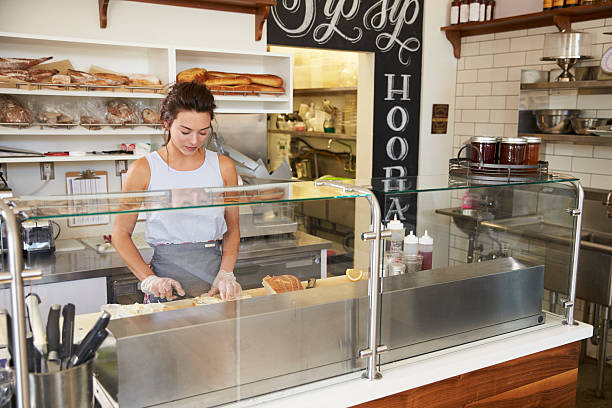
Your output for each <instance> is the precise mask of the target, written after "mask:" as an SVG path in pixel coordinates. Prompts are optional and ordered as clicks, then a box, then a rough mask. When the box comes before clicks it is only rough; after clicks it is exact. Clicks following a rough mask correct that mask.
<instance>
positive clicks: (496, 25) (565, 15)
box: [441, 2, 612, 58]
mask: <svg viewBox="0 0 612 408" xmlns="http://www.w3.org/2000/svg"><path fill="white" fill-rule="evenodd" d="M608 17H612V3H610V2H608V3H603V4H592V5H587V6H578V7H568V8H562V9H555V10H548V11H541V12H539V13H531V14H523V15H520V16H514V17H506V18H500V19H496V20H492V21H485V22H482V23H464V24H456V25H450V26H446V27H442V28H441V30H442V31H445V32H446V38H447V39H448V41H450V43H451V44H452V45H453V49H454V54H455V58H461V38H462V37H469V36H473V35H482V34H492V33H502V32H505V31H514V30H522V29H526V28H538V27H545V26H552V25H555V26H557V28H558V29H559V30H567V31H569V30H570V29H571V25H572V23H574V22H579V21H588V20H597V19H602V18H608Z"/></svg>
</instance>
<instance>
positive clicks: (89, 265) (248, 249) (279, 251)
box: [0, 231, 331, 288]
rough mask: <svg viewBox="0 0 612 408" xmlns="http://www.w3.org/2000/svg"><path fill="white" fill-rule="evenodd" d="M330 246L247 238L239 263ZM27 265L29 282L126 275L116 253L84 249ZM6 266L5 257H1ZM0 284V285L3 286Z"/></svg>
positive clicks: (297, 237) (309, 238) (300, 237)
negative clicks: (32, 276)
mask: <svg viewBox="0 0 612 408" xmlns="http://www.w3.org/2000/svg"><path fill="white" fill-rule="evenodd" d="M330 247H331V242H329V241H327V240H324V239H321V238H318V237H315V236H313V235H309V234H306V233H303V232H300V231H298V232H296V233H294V234H285V235H279V236H271V237H260V238H257V239H254V238H247V239H246V240H244V241H243V242H241V244H240V254H239V256H238V263H241V262H244V263H248V262H251V261H253V260H255V259H258V258H273V257H278V256H286V255H291V254H300V253H305V252H313V251H320V250H322V249H327V248H330ZM140 253H141V254H142V257H143V258H144V260H145V262H149V261H150V260H151V257H152V256H153V249H150V248H147V249H142V250H140ZM24 261H25V266H26V268H41V269H42V270H43V278H42V279H40V280H37V281H33V282H32V284H35V285H36V284H39V285H40V284H45V283H55V282H64V281H70V280H77V279H90V278H99V277H114V276H121V275H126V274H129V270H128V269H127V267H126V266H125V263H124V262H123V260H122V259H121V257H120V256H119V254H117V253H116V252H111V253H104V254H100V253H98V252H96V251H95V250H93V249H91V248H89V247H86V248H85V249H82V250H78V251H69V252H58V253H53V254H38V255H33V256H29V257H27V256H26V257H25V259H24ZM3 267H4V268H6V259H4V265H3ZM6 287H8V285H2V286H0V288H6Z"/></svg>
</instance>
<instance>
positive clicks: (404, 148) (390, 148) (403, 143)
mask: <svg viewBox="0 0 612 408" xmlns="http://www.w3.org/2000/svg"><path fill="white" fill-rule="evenodd" d="M396 142H399V145H400V151H399V154H395V144H396ZM407 156H408V141H407V140H406V139H404V138H403V137H399V136H393V137H392V138H391V139H389V141H388V142H387V157H389V158H390V159H391V160H404V159H405V158H406V157H407Z"/></svg>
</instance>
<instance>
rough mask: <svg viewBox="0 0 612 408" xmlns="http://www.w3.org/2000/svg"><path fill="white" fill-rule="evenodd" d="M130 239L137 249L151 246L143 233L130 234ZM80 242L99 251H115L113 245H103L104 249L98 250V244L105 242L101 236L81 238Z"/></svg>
mask: <svg viewBox="0 0 612 408" xmlns="http://www.w3.org/2000/svg"><path fill="white" fill-rule="evenodd" d="M132 240H133V241H134V245H136V248H137V249H147V248H151V247H150V246H149V244H147V241H146V240H145V236H144V234H134V235H132ZM81 242H82V243H84V244H85V245H87V246H88V247H90V248H91V249H93V250H95V251H98V252H101V253H109V252H116V251H115V247H113V246H112V245H110V246H108V247H105V249H104V250H98V248H99V246H100V245H103V244H104V243H105V241H104V238H103V237H89V238H81Z"/></svg>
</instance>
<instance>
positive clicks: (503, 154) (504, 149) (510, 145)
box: [499, 137, 527, 165]
mask: <svg viewBox="0 0 612 408" xmlns="http://www.w3.org/2000/svg"><path fill="white" fill-rule="evenodd" d="M526 155H527V141H526V140H525V139H524V138H522V137H504V138H502V140H501V145H500V149H499V164H510V165H522V164H525V157H526Z"/></svg>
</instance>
